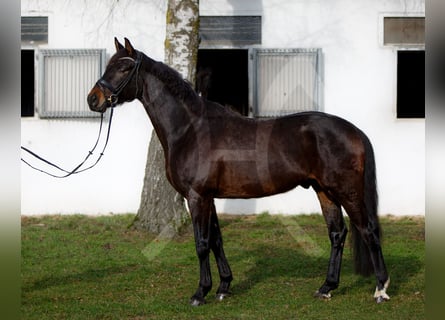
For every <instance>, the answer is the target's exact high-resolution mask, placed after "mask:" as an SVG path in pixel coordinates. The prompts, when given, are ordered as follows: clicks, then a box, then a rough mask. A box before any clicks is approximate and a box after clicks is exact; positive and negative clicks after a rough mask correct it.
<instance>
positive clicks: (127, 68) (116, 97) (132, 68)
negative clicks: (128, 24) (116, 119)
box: [87, 38, 142, 113]
mask: <svg viewBox="0 0 445 320" xmlns="http://www.w3.org/2000/svg"><path fill="white" fill-rule="evenodd" d="M114 44H115V46H116V53H115V54H114V55H113V56H112V57H111V59H110V61H109V62H108V65H107V67H106V69H105V73H104V74H103V75H102V77H101V78H100V79H99V80H98V81H97V82H96V84H95V85H94V87H93V88H92V89H91V91H90V93H89V94H88V97H87V101H88V105H89V107H90V109H91V110H92V111H97V112H101V113H103V112H105V111H106V109H107V108H109V107H114V106H115V105H117V104H122V103H124V102H128V101H132V100H134V99H135V98H136V97H137V94H138V85H137V82H138V79H137V78H138V71H139V68H140V65H141V62H142V53H140V52H139V51H137V50H135V49H134V48H133V46H132V45H131V43H130V41H129V40H128V39H127V38H125V46H124V45H122V44H121V43H120V42H119V41H118V40H117V39H116V38H114Z"/></svg>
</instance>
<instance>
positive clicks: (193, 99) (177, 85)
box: [150, 61, 200, 109]
mask: <svg viewBox="0 0 445 320" xmlns="http://www.w3.org/2000/svg"><path fill="white" fill-rule="evenodd" d="M150 73H151V74H152V75H153V76H154V77H156V78H157V79H159V80H160V81H161V82H162V83H163V84H164V85H165V87H166V89H167V90H168V91H169V92H170V93H171V94H172V95H173V96H175V97H176V98H178V99H179V100H180V101H182V102H184V103H185V104H187V105H188V106H189V107H190V108H191V109H194V107H195V106H197V105H198V104H200V97H199V95H198V94H197V93H196V91H195V90H194V89H193V86H192V84H191V83H190V82H189V81H188V80H185V79H184V78H183V77H182V75H181V74H180V73H179V72H177V71H176V70H174V69H173V68H171V67H169V66H168V65H166V64H165V63H162V62H159V61H153V64H152V66H151V68H150Z"/></svg>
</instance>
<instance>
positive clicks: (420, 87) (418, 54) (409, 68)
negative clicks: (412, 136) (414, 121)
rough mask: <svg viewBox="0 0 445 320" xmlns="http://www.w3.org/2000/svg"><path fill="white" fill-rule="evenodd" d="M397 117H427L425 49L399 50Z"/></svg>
mask: <svg viewBox="0 0 445 320" xmlns="http://www.w3.org/2000/svg"><path fill="white" fill-rule="evenodd" d="M397 118H425V51H423V50H422V51H420V50H414V51H411V50H400V51H398V52H397Z"/></svg>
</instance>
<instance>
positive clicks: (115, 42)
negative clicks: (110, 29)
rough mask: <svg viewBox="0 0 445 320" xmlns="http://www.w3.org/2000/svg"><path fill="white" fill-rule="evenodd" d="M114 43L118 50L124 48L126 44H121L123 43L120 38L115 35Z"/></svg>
mask: <svg viewBox="0 0 445 320" xmlns="http://www.w3.org/2000/svg"><path fill="white" fill-rule="evenodd" d="M114 45H115V47H116V51H119V50H120V49H123V48H124V46H123V45H121V43H120V42H119V40H117V38H116V37H114Z"/></svg>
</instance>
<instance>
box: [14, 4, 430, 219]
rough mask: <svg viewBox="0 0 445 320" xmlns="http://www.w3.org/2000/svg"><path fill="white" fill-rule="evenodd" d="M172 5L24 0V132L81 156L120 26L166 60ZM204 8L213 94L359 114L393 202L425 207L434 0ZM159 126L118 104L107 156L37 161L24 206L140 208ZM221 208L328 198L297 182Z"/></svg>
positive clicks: (235, 100)
mask: <svg viewBox="0 0 445 320" xmlns="http://www.w3.org/2000/svg"><path fill="white" fill-rule="evenodd" d="M165 12H166V1H163V0H152V1H131V0H123V1H122V0H120V1H116V0H108V1H105V0H104V1H84V2H79V3H78V2H74V1H68V0H66V1H55V0H40V1H38V0H24V1H22V9H21V15H22V124H21V129H22V145H23V146H25V147H27V148H30V149H32V150H33V151H35V152H37V153H39V154H42V155H44V156H45V157H47V158H48V159H51V161H54V162H55V163H57V164H60V165H62V166H64V167H67V168H74V167H75V166H76V165H77V164H78V163H79V162H80V161H81V160H82V159H83V158H84V157H85V155H86V154H87V153H88V151H89V150H90V149H91V147H92V145H93V144H94V142H95V139H96V137H97V132H98V128H99V119H98V118H97V115H94V114H91V113H90V112H89V111H88V107H87V104H86V92H88V89H89V88H91V86H92V85H93V84H94V82H95V81H96V80H97V79H98V78H99V76H100V74H101V73H102V72H103V70H104V66H105V64H106V61H107V59H108V58H109V57H110V56H111V55H112V54H113V53H114V50H115V49H114V41H113V39H114V37H115V36H116V37H118V38H119V39H120V40H123V37H127V38H129V39H130V40H131V42H132V44H133V45H134V46H135V48H137V49H139V50H141V51H143V52H144V53H146V54H147V55H149V56H150V57H152V58H153V59H156V60H163V52H164V38H165V20H166V18H165ZM200 16H201V26H200V34H201V43H200V50H199V55H198V70H197V71H198V74H200V75H201V76H202V78H201V79H207V80H206V81H203V82H202V83H201V84H202V85H201V87H200V90H201V91H202V94H205V95H207V96H208V98H209V99H210V100H215V101H218V102H220V103H221V104H225V105H227V106H229V107H232V108H233V109H235V110H236V111H237V112H240V113H242V114H244V115H245V116H250V117H270V116H277V115H283V114H288V113H292V112H299V111H304V110H319V111H324V112H327V113H331V114H335V115H337V116H340V117H343V118H345V119H347V120H349V121H350V122H352V123H354V124H355V125H356V126H358V127H359V128H361V129H362V130H363V131H364V132H365V133H366V134H367V135H368V136H369V138H370V140H371V142H372V144H373V146H374V150H375V154H376V162H377V179H378V187H379V198H380V207H379V212H380V213H381V214H395V215H419V214H420V215H423V214H424V212H425V209H424V206H425V195H424V193H425V181H424V180H425V134H424V130H425V103H424V91H425V87H424V81H425V80H424V62H425V44H424V43H425V40H424V30H425V29H424V28H425V3H424V1H419V0H412V1H403V2H401V1H389V0H386V1H384V0H378V1H375V0H365V1H352V0H336V1H323V0H322V1H308V0H301V1H289V0H287V1H283V0H281V1H279V0H262V1H261V0H258V1H256V0H248V1H234V0H201V1H200ZM222 88H224V90H222ZM227 92H229V93H230V94H228V93H227ZM151 132H152V126H151V123H150V121H149V119H148V117H147V116H146V114H145V111H144V110H143V108H142V107H141V104H140V103H139V102H137V101H135V102H132V103H128V104H125V105H123V106H121V107H119V108H117V109H116V110H115V114H114V118H113V123H112V129H111V136H110V141H109V146H108V149H107V150H106V153H105V155H104V157H103V159H102V160H101V162H100V163H99V165H98V166H96V167H95V168H94V169H92V170H90V171H87V172H84V173H81V174H78V175H73V176H71V177H69V178H67V179H55V178H52V177H49V176H46V175H43V174H42V173H39V172H36V171H34V170H32V169H30V168H29V167H27V166H26V165H23V167H22V177H21V185H22V213H23V214H53V213H84V214H105V213H110V212H114V213H125V212H136V211H137V209H138V206H139V200H140V194H141V190H142V181H143V175H144V169H145V161H146V155H147V150H148V143H149V140H150V135H151ZM23 156H24V157H25V156H26V155H23ZM217 210H218V211H219V212H226V213H246V214H248V213H259V212H264V211H269V212H271V213H283V214H299V213H312V212H320V207H319V203H318V200H317V199H316V196H315V193H314V192H313V191H311V190H305V189H303V188H297V189H295V190H292V191H289V192H287V193H285V194H281V195H276V196H272V197H267V198H261V199H249V200H224V199H221V200H217Z"/></svg>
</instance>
